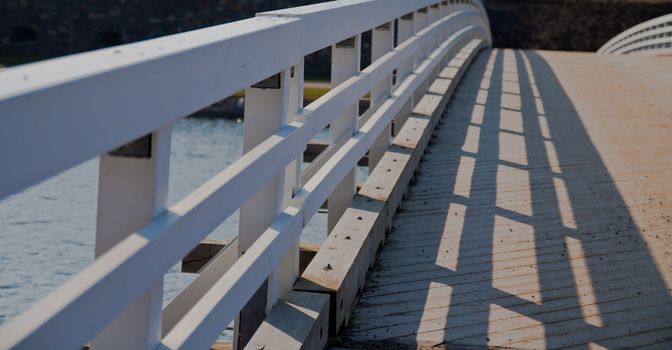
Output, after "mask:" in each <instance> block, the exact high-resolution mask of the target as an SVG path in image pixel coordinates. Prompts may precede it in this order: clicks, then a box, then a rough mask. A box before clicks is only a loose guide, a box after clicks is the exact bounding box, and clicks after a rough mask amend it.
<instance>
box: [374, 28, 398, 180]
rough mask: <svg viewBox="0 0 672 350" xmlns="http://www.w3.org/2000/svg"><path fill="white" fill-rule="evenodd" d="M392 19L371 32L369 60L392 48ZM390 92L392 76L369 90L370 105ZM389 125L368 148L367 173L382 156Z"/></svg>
mask: <svg viewBox="0 0 672 350" xmlns="http://www.w3.org/2000/svg"><path fill="white" fill-rule="evenodd" d="M394 25H395V24H394V21H392V22H388V23H385V24H383V25H381V26H378V27H376V28H375V29H374V30H373V31H372V34H371V62H374V61H375V60H377V59H379V58H381V57H382V56H383V55H385V54H387V53H388V52H389V51H390V50H392V49H393V48H394ZM391 93H392V76H391V75H390V76H389V77H387V78H385V79H383V81H382V82H381V83H380V84H378V86H376V88H375V89H373V91H371V107H375V106H378V105H379V104H380V103H382V101H384V100H386V99H387V98H388V97H390V94H391ZM391 136H392V135H391V126H388V127H387V128H385V130H384V131H383V133H382V134H381V135H380V136H379V137H378V139H376V141H375V143H374V144H373V146H372V147H371V149H370V150H369V173H370V172H372V171H373V169H375V168H376V165H377V164H378V161H380V159H381V158H382V157H383V154H384V153H385V151H386V150H387V147H388V146H389V145H390V141H391V139H390V138H391Z"/></svg>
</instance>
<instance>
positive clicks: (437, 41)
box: [427, 3, 445, 88]
mask: <svg viewBox="0 0 672 350" xmlns="http://www.w3.org/2000/svg"><path fill="white" fill-rule="evenodd" d="M439 7H440V4H439V3H436V4H433V5H431V6H430V7H429V23H430V24H431V23H434V22H436V21H438V20H439V19H440V18H441V10H440V8H439ZM442 34H443V33H441V32H440V31H436V32H435V34H434V35H433V37H432V38H431V40H430V42H431V44H430V45H429V50H428V52H429V53H431V52H433V51H434V50H435V49H436V48H437V47H439V45H441V42H442V41H443V40H444V39H445V38H444V37H443V35H442ZM441 69H443V65H438V66H437V67H436V68H435V69H434V70H433V71H432V74H431V75H430V76H429V79H427V88H429V84H430V82H432V81H434V79H435V78H436V77H437V76H438V75H439V72H440V71H441Z"/></svg>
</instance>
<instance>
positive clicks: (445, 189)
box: [334, 49, 672, 349]
mask: <svg viewBox="0 0 672 350" xmlns="http://www.w3.org/2000/svg"><path fill="white" fill-rule="evenodd" d="M671 151H672V60H670V59H669V58H645V57H632V56H630V57H627V56H603V55H596V54H586V53H568V52H565V53H562V52H543V51H517V50H499V49H495V50H486V51H483V52H482V53H481V54H480V55H479V56H478V57H477V58H476V59H475V61H474V63H473V64H472V66H471V67H470V68H469V70H468V72H467V74H466V75H465V78H464V79H463V80H462V82H461V83H460V86H459V87H458V90H457V92H456V94H455V95H454V96H453V98H452V101H451V103H450V106H449V107H448V108H447V109H446V113H445V114H444V116H443V118H442V120H441V122H440V124H439V126H438V127H437V130H436V137H435V139H434V141H433V143H432V144H430V146H429V148H428V150H427V152H426V154H425V156H424V160H423V162H422V163H421V166H420V169H419V174H418V176H417V178H416V182H415V184H414V185H413V186H412V187H411V189H410V192H409V194H408V196H407V198H406V200H405V201H404V202H403V204H402V207H401V209H400V210H399V212H398V213H397V214H396V216H395V219H394V226H393V231H392V232H391V233H390V234H389V235H388V236H387V239H386V242H385V245H384V247H383V249H382V251H381V253H380V255H379V258H378V259H377V262H376V265H375V267H374V269H373V270H372V272H371V273H370V276H369V278H368V280H367V282H366V286H365V288H364V291H363V293H362V294H361V296H360V298H359V301H358V304H357V307H356V308H355V310H354V313H353V316H352V318H351V320H350V322H349V325H348V327H347V328H346V329H345V331H343V332H342V333H341V334H340V337H339V338H338V340H337V343H336V345H334V348H360V349H383V348H385V349H396V348H399V349H406V348H414V349H415V348H427V349H441V348H460V349H463V348H486V347H501V348H530V349H532V348H534V349H537V348H573V347H575V348H610V349H613V348H631V347H643V348H668V349H669V348H670V347H671V346H672V296H671V295H672V292H671V291H672V289H671V288H672V181H671V179H672V152H671Z"/></svg>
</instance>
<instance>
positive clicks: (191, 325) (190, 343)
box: [161, 206, 302, 350]
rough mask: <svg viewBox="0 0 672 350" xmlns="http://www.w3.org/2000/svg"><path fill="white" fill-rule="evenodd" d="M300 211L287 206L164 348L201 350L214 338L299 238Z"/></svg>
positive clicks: (163, 343)
mask: <svg viewBox="0 0 672 350" xmlns="http://www.w3.org/2000/svg"><path fill="white" fill-rule="evenodd" d="M301 223H302V211H301V210H300V209H297V208H294V207H291V206H290V207H289V208H287V209H286V210H285V211H283V213H282V214H280V215H279V216H278V218H277V219H276V220H275V221H274V223H273V224H272V225H271V226H270V227H269V228H268V229H267V230H266V231H265V232H264V233H263V234H262V235H261V236H260V237H259V239H257V240H256V241H255V242H254V244H252V246H250V248H249V249H248V250H247V253H246V254H245V255H243V256H241V257H240V258H239V259H238V261H237V262H236V264H234V266H233V267H232V268H231V269H229V271H227V272H226V273H225V274H224V275H223V276H221V277H220V278H219V280H217V282H216V283H215V284H214V285H213V286H212V288H210V289H209V290H208V292H207V293H206V294H205V295H204V296H203V298H201V299H200V300H199V301H198V302H197V303H196V304H194V306H193V307H192V308H191V309H190V310H189V312H188V313H187V314H186V315H185V316H184V317H183V318H182V319H181V320H180V322H178V323H177V324H176V325H175V327H174V328H173V330H171V331H170V332H169V333H168V334H167V335H166V336H165V337H164V338H163V339H162V341H161V346H164V347H165V348H167V349H175V350H177V349H204V348H207V347H208V346H210V345H211V344H212V343H214V341H215V340H216V339H217V337H218V336H219V334H221V332H222V330H223V328H224V327H226V325H227V324H228V323H229V322H230V321H231V320H232V319H233V318H234V317H235V315H236V314H237V313H238V311H237V310H236V309H235V308H232V307H230V306H231V305H241V304H242V305H244V304H245V303H246V302H247V301H248V300H249V298H250V297H251V295H252V294H253V293H255V292H256V291H257V289H258V288H259V286H261V285H262V284H263V283H264V281H265V280H266V277H265V276H268V275H269V274H270V273H271V272H272V271H273V269H274V268H275V266H277V265H278V264H279V263H280V261H281V260H282V258H283V257H284V255H285V252H287V251H288V250H289V249H290V247H291V245H292V244H293V242H294V241H295V240H296V239H297V238H298V237H292V236H291V234H292V233H296V232H299V228H300V227H301Z"/></svg>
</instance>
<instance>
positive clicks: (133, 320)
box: [91, 126, 171, 350]
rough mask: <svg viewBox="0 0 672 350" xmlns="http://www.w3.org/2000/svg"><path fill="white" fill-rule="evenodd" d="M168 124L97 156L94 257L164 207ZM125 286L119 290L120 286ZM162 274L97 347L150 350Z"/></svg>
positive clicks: (157, 325)
mask: <svg viewBox="0 0 672 350" xmlns="http://www.w3.org/2000/svg"><path fill="white" fill-rule="evenodd" d="M170 139H171V126H166V127H164V128H162V129H160V130H157V131H155V132H154V133H152V134H151V135H148V136H145V137H143V138H140V139H139V140H136V141H134V142H131V143H129V144H127V145H125V146H124V147H121V148H119V149H116V150H114V151H111V152H109V153H108V154H104V155H102V156H100V174H99V181H98V214H97V224H96V247H95V254H96V258H99V257H100V256H102V255H103V254H104V253H105V252H107V251H108V250H109V249H111V248H112V247H114V245H116V244H117V243H119V242H120V241H121V240H123V239H124V238H126V237H127V236H128V235H129V234H131V233H132V232H134V231H136V230H138V229H139V228H141V227H142V226H144V225H145V224H147V223H149V222H150V221H151V220H152V218H153V217H155V216H156V215H157V214H159V213H161V212H163V211H164V210H165V208H166V199H167V194H168V173H169V162H170ZM119 287H120V288H123V286H119ZM162 303H163V276H156V284H154V286H153V287H152V288H151V289H150V290H148V291H147V292H146V293H145V294H144V295H143V296H141V297H140V298H139V299H138V300H137V301H136V302H135V303H133V304H131V305H130V306H129V307H128V308H127V309H126V310H125V311H124V312H123V313H122V314H121V315H120V316H118V317H117V318H116V319H115V320H114V321H113V322H112V323H110V324H109V325H108V326H107V327H106V328H105V329H104V330H103V331H102V332H101V333H100V334H99V335H97V336H96V337H95V338H94V339H93V340H92V342H91V343H92V346H93V348H94V349H96V350H100V349H115V350H116V349H149V348H154V347H155V346H156V345H157V344H158V342H159V340H160V336H161V308H162Z"/></svg>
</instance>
